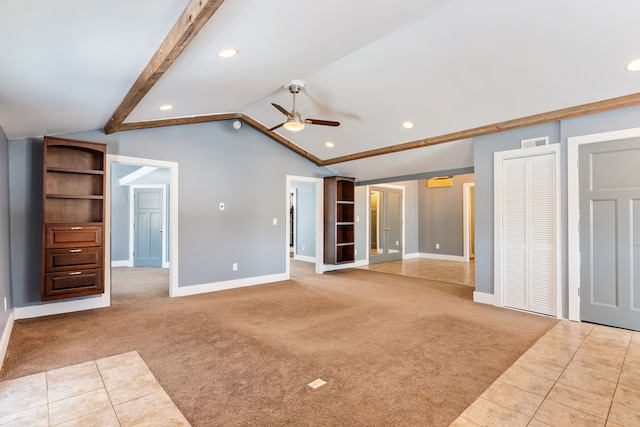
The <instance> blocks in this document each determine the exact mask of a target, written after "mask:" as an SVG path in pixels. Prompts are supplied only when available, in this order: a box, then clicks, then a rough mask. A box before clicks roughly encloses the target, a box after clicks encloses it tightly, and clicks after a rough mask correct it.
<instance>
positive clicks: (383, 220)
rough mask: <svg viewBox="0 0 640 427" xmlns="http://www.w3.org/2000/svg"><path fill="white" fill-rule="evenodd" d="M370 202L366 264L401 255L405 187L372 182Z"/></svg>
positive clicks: (397, 257) (399, 257)
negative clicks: (376, 184) (367, 257)
mask: <svg viewBox="0 0 640 427" xmlns="http://www.w3.org/2000/svg"><path fill="white" fill-rule="evenodd" d="M367 193H368V194H369V197H368V200H367V202H368V205H369V209H368V211H369V239H368V240H369V242H368V247H369V264H376V263H381V262H389V261H399V260H401V259H403V258H404V256H403V255H404V187H403V186H371V187H369V188H368V191H367Z"/></svg>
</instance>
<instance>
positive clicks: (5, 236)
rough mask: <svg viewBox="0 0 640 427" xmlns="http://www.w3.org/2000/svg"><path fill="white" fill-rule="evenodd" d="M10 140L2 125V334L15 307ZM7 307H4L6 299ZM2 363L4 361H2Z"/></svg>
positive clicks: (0, 194) (0, 187) (0, 298)
mask: <svg viewBox="0 0 640 427" xmlns="http://www.w3.org/2000/svg"><path fill="white" fill-rule="evenodd" d="M9 241H10V238H9V141H8V140H7V136H6V135H5V133H4V131H3V130H2V128H1V127H0V336H2V333H3V331H4V328H5V327H6V325H7V322H8V320H9V314H10V313H11V309H12V308H13V302H12V295H11V248H10V244H9ZM5 298H6V301H7V309H6V310H5V309H4V300H5ZM0 365H2V361H0Z"/></svg>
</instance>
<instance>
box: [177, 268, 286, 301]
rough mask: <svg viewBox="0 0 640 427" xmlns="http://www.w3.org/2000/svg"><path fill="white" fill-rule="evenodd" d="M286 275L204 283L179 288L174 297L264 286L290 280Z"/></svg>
mask: <svg viewBox="0 0 640 427" xmlns="http://www.w3.org/2000/svg"><path fill="white" fill-rule="evenodd" d="M288 279H289V277H288V276H287V274H285V273H281V274H271V275H269V276H259V277H248V278H246V279H237V280H227V281H223V282H213V283H203V284H200V285H192V286H178V289H177V290H176V291H175V292H174V293H173V294H172V295H171V296H172V297H185V296H189V295H197V294H204V293H207V292H215V291H224V290H227V289H235V288H243V287H245V286H255V285H264V284H265V283H273V282H281V281H283V280H288Z"/></svg>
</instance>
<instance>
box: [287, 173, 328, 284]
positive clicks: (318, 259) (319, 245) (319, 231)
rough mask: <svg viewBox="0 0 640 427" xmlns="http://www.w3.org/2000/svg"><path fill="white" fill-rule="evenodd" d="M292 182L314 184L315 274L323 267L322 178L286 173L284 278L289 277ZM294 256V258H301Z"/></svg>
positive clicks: (319, 272)
mask: <svg viewBox="0 0 640 427" xmlns="http://www.w3.org/2000/svg"><path fill="white" fill-rule="evenodd" d="M294 182H307V183H313V184H315V190H316V256H315V258H314V259H313V261H309V262H314V263H315V265H316V274H322V273H323V271H324V269H323V257H322V254H323V253H324V237H323V236H324V218H323V216H324V178H313V177H307V176H295V175H287V176H286V184H285V187H286V193H285V218H286V221H285V223H286V224H285V233H286V234H285V236H286V238H285V244H284V248H285V255H284V256H285V259H286V262H285V275H286V280H288V279H289V278H290V277H291V266H290V262H289V260H290V258H291V257H290V250H291V248H290V247H289V243H288V242H289V236H290V235H291V221H289V203H290V202H289V195H290V194H291V188H292V184H293V183H294ZM298 257H299V255H298V256H296V258H295V259H301V258H298ZM303 261H304V260H303Z"/></svg>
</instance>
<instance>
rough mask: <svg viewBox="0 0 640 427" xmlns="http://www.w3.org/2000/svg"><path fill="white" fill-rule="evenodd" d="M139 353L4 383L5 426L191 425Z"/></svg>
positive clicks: (0, 422) (1, 421) (0, 419)
mask: <svg viewBox="0 0 640 427" xmlns="http://www.w3.org/2000/svg"><path fill="white" fill-rule="evenodd" d="M189 425H190V424H189V422H188V421H187V420H186V419H185V417H184V416H183V415H182V413H181V412H180V410H179V409H178V408H177V407H176V406H175V405H174V403H173V402H172V401H171V399H170V398H169V396H168V395H167V394H166V393H165V391H164V390H163V388H162V386H160V383H158V381H157V380H156V378H155V377H154V376H153V374H152V373H151V371H150V370H149V368H148V367H147V365H146V364H145V363H144V361H143V360H142V358H140V355H139V354H138V353H137V352H135V351H134V352H130V353H125V354H121V355H117V356H112V357H108V358H105V359H99V360H96V361H91V362H86V363H81V364H78V365H73V366H69V367H65V368H60V369H56V370H53V371H48V372H43V373H40V374H35V375H29V376H26V377H22V378H17V379H14V380H9V381H3V382H0V426H29V427H31V426H34V427H35V426H65V427H70V426H83V427H84V426H100V427H110V426H189Z"/></svg>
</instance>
